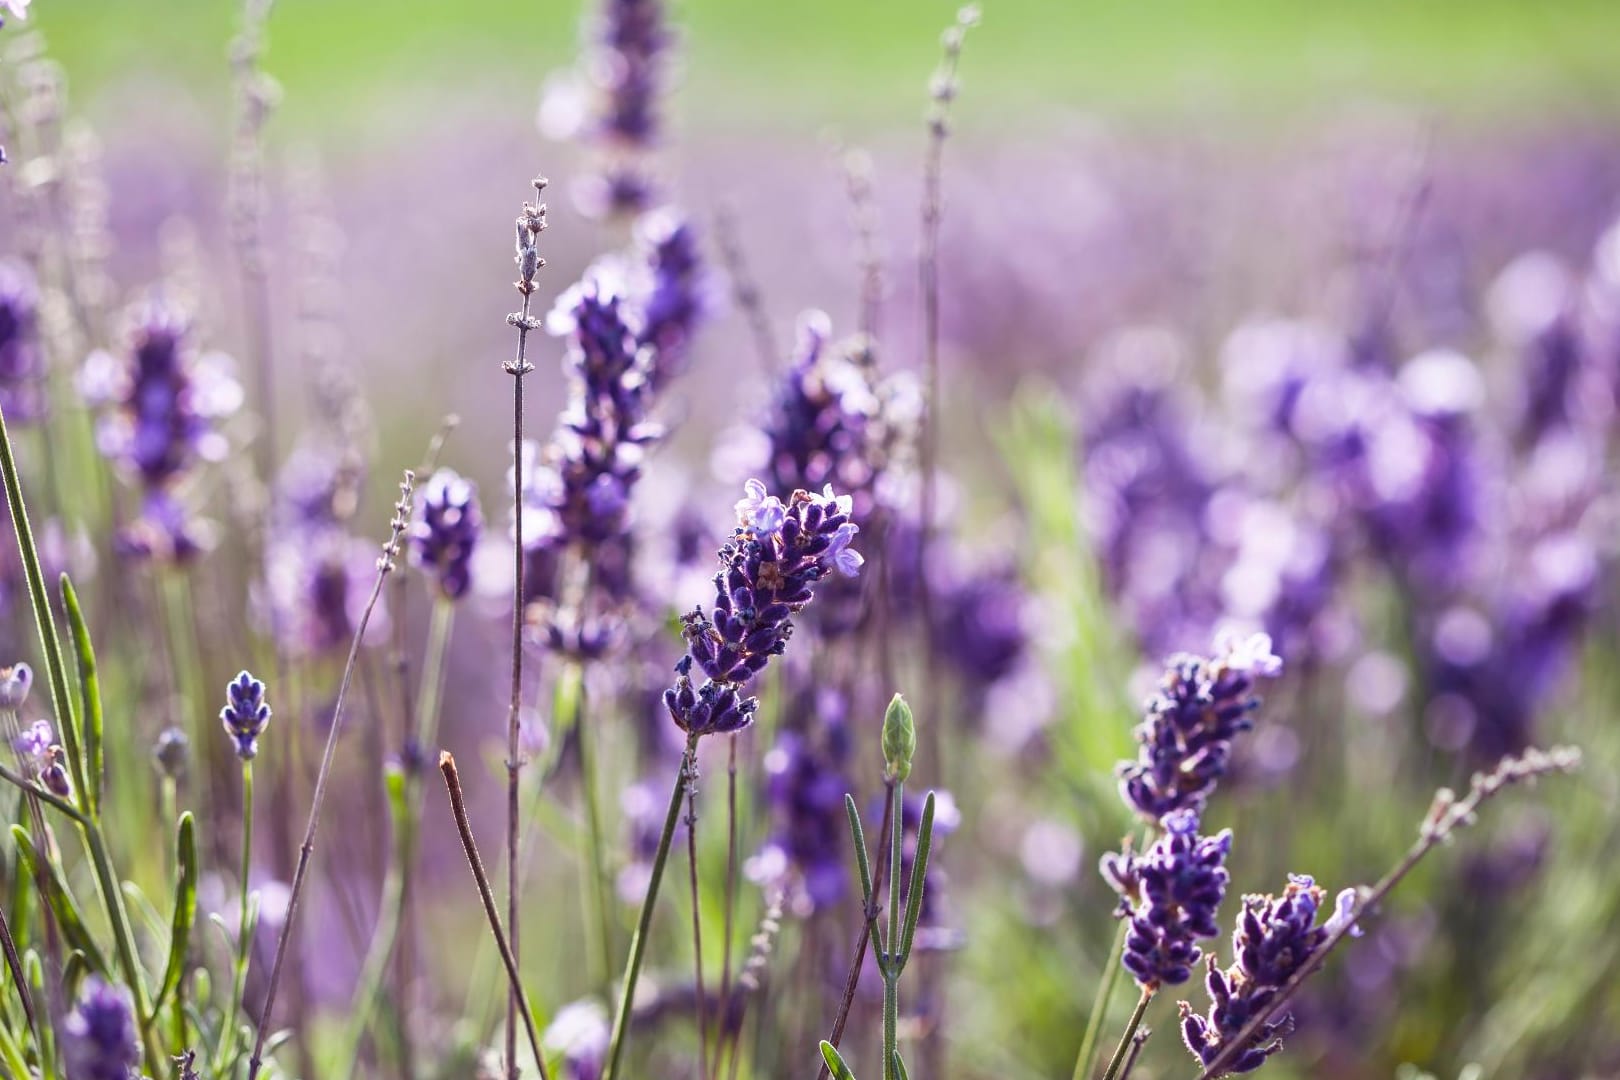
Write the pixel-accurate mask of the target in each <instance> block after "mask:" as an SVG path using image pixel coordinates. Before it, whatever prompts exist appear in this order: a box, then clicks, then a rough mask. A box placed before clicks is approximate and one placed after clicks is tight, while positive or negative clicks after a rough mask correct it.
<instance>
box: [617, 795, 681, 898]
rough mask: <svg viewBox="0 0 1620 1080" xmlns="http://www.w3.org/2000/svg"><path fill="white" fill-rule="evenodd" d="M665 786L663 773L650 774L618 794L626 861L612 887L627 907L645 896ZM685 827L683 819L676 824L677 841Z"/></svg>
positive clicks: (659, 827) (660, 827)
mask: <svg viewBox="0 0 1620 1080" xmlns="http://www.w3.org/2000/svg"><path fill="white" fill-rule="evenodd" d="M653 776H658V779H656V780H655V779H653ZM665 786H666V781H665V779H664V778H663V776H662V774H661V773H652V774H649V775H648V776H646V777H643V778H642V779H640V780H637V781H635V782H634V783H631V784H627V785H626V786H625V788H624V790H623V791H622V792H621V793H620V795H619V809H620V810H621V811H622V813H623V818H624V831H625V850H626V853H627V858H626V860H625V863H624V867H623V868H622V869H621V870H620V871H619V875H618V878H617V879H616V881H615V883H614V884H615V888H616V891H617V892H618V895H619V899H620V900H622V901H623V902H624V903H626V904H639V903H640V902H641V900H642V898H643V897H645V896H646V895H647V881H648V879H649V878H650V877H651V875H652V861H653V858H654V856H655V855H656V854H657V851H658V840H659V835H660V832H661V830H662V828H663V823H664V807H663V803H664V801H665V798H666V797H667V794H668V793H667V792H666V791H664V787H665ZM686 827H687V826H686V821H685V819H684V817H683V818H682V820H680V821H679V822H677V823H676V826H675V828H676V836H677V840H678V839H679V837H680V835H681V830H684V829H685V828H686Z"/></svg>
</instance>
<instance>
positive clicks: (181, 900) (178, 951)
mask: <svg viewBox="0 0 1620 1080" xmlns="http://www.w3.org/2000/svg"><path fill="white" fill-rule="evenodd" d="M175 854H176V863H177V864H178V866H179V868H180V874H179V878H178V880H176V882H175V885H174V921H173V922H172V923H171V924H170V926H169V965H168V967H166V968H164V970H163V983H162V985H161V986H160V987H159V988H158V992H157V1000H156V1001H154V1002H153V1003H152V1012H153V1013H156V1012H157V1011H158V1010H159V1009H161V1008H162V1007H163V1003H164V1002H165V1001H166V1000H168V997H169V995H170V994H172V993H174V992H175V990H177V989H178V988H179V986H180V980H181V978H182V977H183V976H184V975H185V973H186V957H187V955H188V954H189V952H190V951H191V927H192V924H193V923H194V922H195V921H196V918H197V830H196V826H195V823H194V822H193V819H192V816H191V811H190V810H187V811H186V812H185V813H183V814H181V815H180V832H179V836H178V837H177V838H176V840H175Z"/></svg>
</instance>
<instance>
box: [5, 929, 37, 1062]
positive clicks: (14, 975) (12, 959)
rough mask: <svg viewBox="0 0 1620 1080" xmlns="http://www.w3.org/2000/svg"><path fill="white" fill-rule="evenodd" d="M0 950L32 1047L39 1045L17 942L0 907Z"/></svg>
mask: <svg viewBox="0 0 1620 1080" xmlns="http://www.w3.org/2000/svg"><path fill="white" fill-rule="evenodd" d="M0 948H4V949H5V953H6V967H7V968H8V969H9V970H10V971H11V981H12V983H13V984H14V985H15V986H16V987H17V998H18V1000H19V1001H21V1002H22V1007H23V1016H24V1017H26V1018H27V1020H28V1030H29V1031H30V1032H32V1033H33V1036H34V1045H35V1046H38V1045H39V1024H38V1021H36V1020H35V1019H34V999H33V996H32V995H31V994H29V992H28V979H27V978H26V977H25V976H24V975H23V967H22V957H21V956H19V955H18V954H17V942H16V941H15V940H14V939H13V938H12V936H11V924H10V923H8V922H6V912H5V908H4V906H0Z"/></svg>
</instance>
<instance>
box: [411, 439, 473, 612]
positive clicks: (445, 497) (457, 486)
mask: <svg viewBox="0 0 1620 1080" xmlns="http://www.w3.org/2000/svg"><path fill="white" fill-rule="evenodd" d="M483 527H484V519H483V515H482V514H481V513H480V512H479V509H478V488H477V487H476V486H474V484H473V483H472V482H471V481H469V480H466V479H464V478H463V477H462V476H461V475H460V474H458V473H456V472H455V471H454V470H451V469H440V470H439V471H437V472H435V473H434V474H433V475H432V476H431V477H430V478H429V479H428V482H427V483H426V484H425V485H423V487H422V493H421V502H420V504H419V506H418V510H417V514H416V518H415V520H414V521H413V522H412V523H411V561H412V562H413V563H414V564H415V565H417V566H419V567H421V568H422V569H423V570H425V571H426V572H427V573H428V574H430V575H431V576H432V578H433V583H434V584H435V585H436V586H438V589H439V592H440V593H441V594H442V595H443V596H446V597H448V598H449V599H451V600H457V599H460V598H461V597H462V596H464V595H466V593H467V588H468V586H470V585H471V584H472V554H473V548H474V546H476V545H477V543H478V537H479V534H480V533H481V532H482V531H483Z"/></svg>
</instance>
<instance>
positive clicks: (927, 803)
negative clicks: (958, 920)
mask: <svg viewBox="0 0 1620 1080" xmlns="http://www.w3.org/2000/svg"><path fill="white" fill-rule="evenodd" d="M933 845H934V793H933V792H932V791H930V792H929V793H928V798H927V799H925V800H924V801H923V812H922V823H921V824H920V825H918V826H917V857H916V858H915V859H913V860H912V863H911V891H910V892H909V893H907V895H906V921H905V924H904V927H905V928H904V930H903V931H902V933H901V935H900V965H901V966H902V967H904V966H905V963H906V961H907V960H909V959H911V939H912V937H913V936H915V935H916V933H917V920H918V919H920V918H921V917H922V899H923V879H924V878H925V877H927V875H928V854H929V851H930V849H932V847H933Z"/></svg>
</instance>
